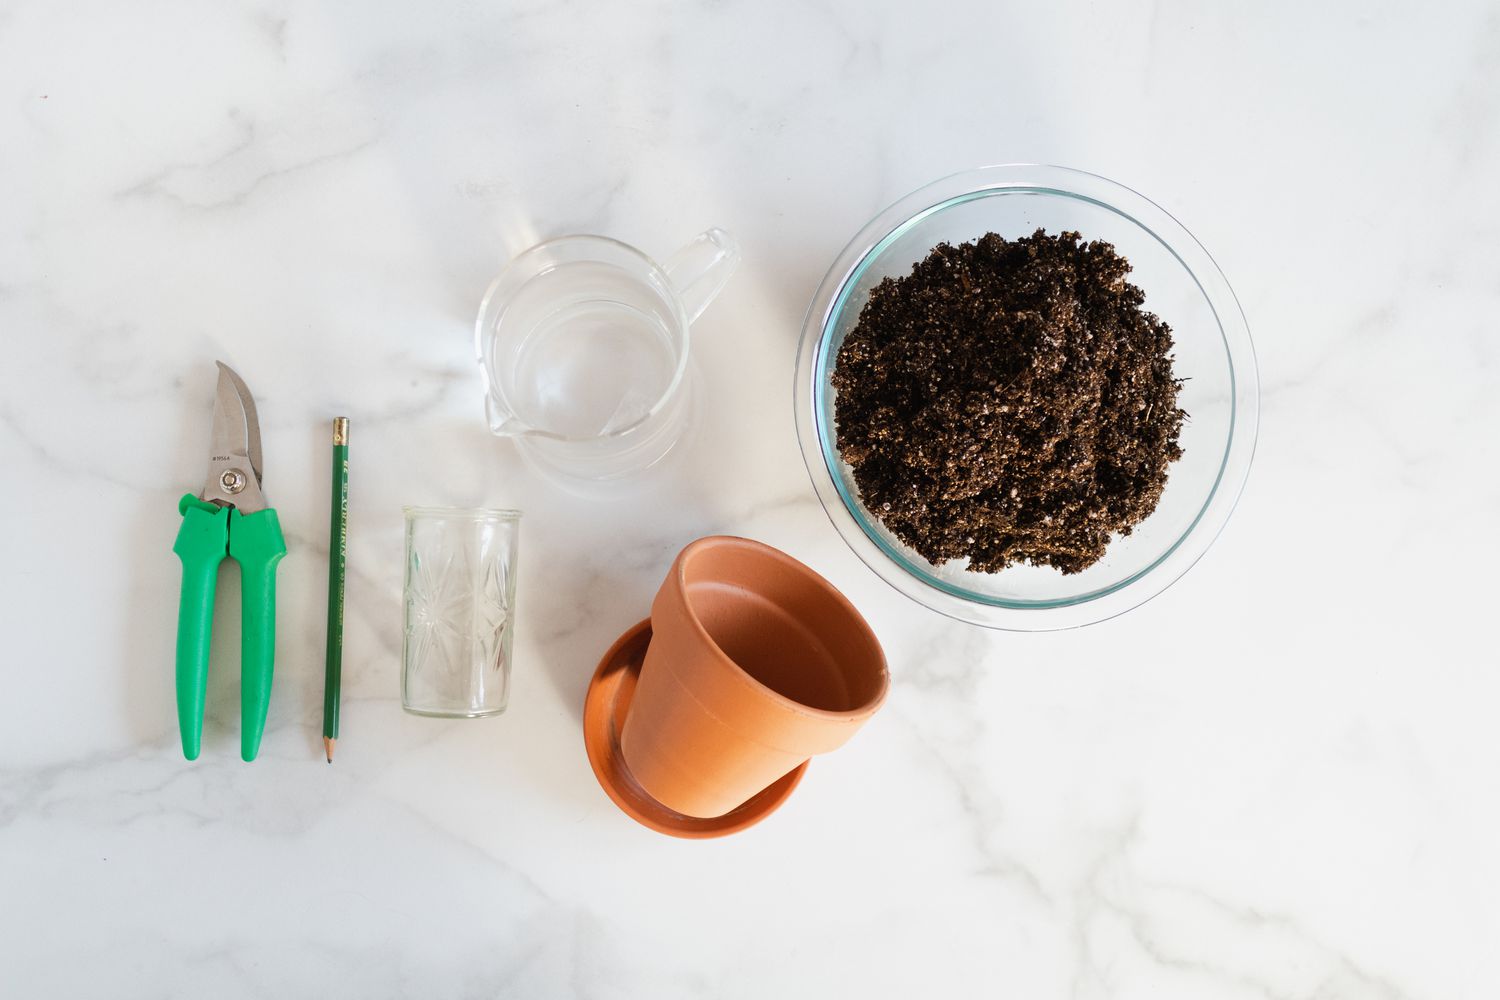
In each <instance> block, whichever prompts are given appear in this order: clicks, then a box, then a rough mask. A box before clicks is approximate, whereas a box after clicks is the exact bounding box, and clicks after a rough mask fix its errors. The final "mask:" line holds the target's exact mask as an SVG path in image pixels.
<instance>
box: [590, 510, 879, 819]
mask: <svg viewBox="0 0 1500 1000" xmlns="http://www.w3.org/2000/svg"><path fill="white" fill-rule="evenodd" d="M643 626H644V623H643ZM637 628H638V629H640V628H642V626H638V627H637ZM634 632H635V630H632V633H631V634H634ZM627 638H628V636H627ZM643 638H645V640H646V642H647V643H648V644H647V645H645V647H644V653H643V655H640V656H639V661H640V662H639V675H638V677H635V678H633V683H632V684H629V685H627V688H628V694H627V695H623V696H622V697H628V698H629V704H628V705H620V706H618V707H619V708H621V709H623V711H612V710H611V709H612V706H600V705H596V704H594V702H595V700H596V699H595V693H596V692H595V690H594V689H593V688H599V687H600V686H601V679H602V678H605V677H606V675H607V674H608V672H609V670H610V668H611V660H612V659H617V658H619V657H620V656H621V655H626V656H628V651H629V649H630V647H631V643H629V642H625V641H623V640H622V642H621V643H617V644H616V647H615V649H612V650H611V651H610V655H607V656H606V657H605V662H604V663H601V665H600V670H599V673H597V674H596V675H595V682H594V685H593V688H591V691H590V699H591V704H590V705H589V706H587V707H586V711H585V716H586V718H585V735H586V737H588V742H589V744H590V746H589V751H590V759H591V762H592V763H593V764H594V768H595V772H596V773H597V774H598V776H599V778H600V781H601V783H602V784H604V786H605V790H606V791H607V792H609V794H610V796H611V797H612V798H613V799H614V800H615V802H616V803H617V804H619V805H620V806H621V807H622V808H623V809H625V811H626V812H628V813H630V814H631V815H632V816H633V817H634V818H636V819H637V820H639V821H640V822H642V823H645V824H646V825H647V826H651V827H652V828H654V829H657V830H660V831H661V832H664V833H672V834H675V835H678V836H716V835H722V834H724V833H730V832H734V831H735V830H739V829H743V828H744V827H746V826H749V825H751V823H754V822H756V821H758V820H759V819H761V818H763V816H764V815H766V814H767V813H769V812H770V811H771V810H772V809H774V808H775V807H776V806H777V805H779V804H780V802H781V801H782V800H783V799H784V798H785V797H786V794H788V793H790V791H791V788H792V787H793V786H794V785H795V783H796V779H797V778H798V777H799V776H800V773H798V774H794V773H793V772H799V769H800V768H801V767H802V766H803V765H804V764H805V763H806V762H807V760H808V758H810V757H812V756H814V755H816V754H821V753H827V752H829V751H831V750H835V749H837V748H838V747H840V746H842V745H843V744H844V743H845V742H847V741H848V740H849V738H850V737H851V736H853V735H854V732H855V731H856V730H857V729H858V728H859V727H860V726H861V725H862V724H863V723H864V722H865V721H866V720H867V719H869V718H870V716H872V715H874V714H875V712H876V710H877V709H878V708H879V707H880V705H881V703H882V702H883V701H884V699H885V695H886V690H887V688H888V686H889V676H888V673H887V670H886V663H885V655H884V653H883V652H882V651H881V648H880V644H879V642H878V641H877V640H876V638H875V635H874V633H873V632H872V631H871V630H870V627H869V625H868V624H866V622H865V620H864V619H863V618H862V617H861V616H860V614H859V612H858V611H856V610H855V608H854V606H853V605H852V604H850V603H849V601H848V599H847V598H845V597H844V595H843V594H841V593H839V591H838V590H836V589H835V588H834V587H833V585H832V584H830V583H829V582H828V581H827V580H824V579H823V578H822V577H821V576H819V575H818V574H817V573H815V572H813V571H812V570H811V569H809V568H808V567H806V566H804V565H803V564H802V563H800V562H798V561H797V560H795V559H793V558H792V557H791V556H789V555H787V554H785V553H784V552H780V551H778V550H776V549H773V548H771V547H770V546H767V545H763V544H761V543H759V542H755V541H751V540H749V539H744V538H732V537H727V536H715V537H710V538H702V539H699V540H698V541H695V542H693V543H692V544H690V545H688V546H687V548H685V549H683V550H682V552H681V553H680V554H679V555H678V557H677V559H676V561H675V562H674V563H673V564H672V568H671V570H670V571H669V572H668V574H667V578H666V580H665V581H664V582H663V583H662V586H661V589H660V590H659V591H658V592H657V595H656V599H655V601H654V602H653V603H652V607H651V619H650V624H649V635H648V636H644V637H643ZM638 645H639V644H637V646H638ZM622 650H623V651H624V653H622V652H621V651H622ZM590 715H592V716H593V718H592V719H590V718H589V716H590ZM606 716H608V718H606ZM620 717H622V718H621V721H620V724H619V725H618V726H616V725H615V724H613V721H612V720H613V719H614V718H620ZM605 742H607V743H608V744H610V745H609V746H601V745H600V744H602V743H605ZM612 753H614V754H617V755H618V757H619V760H618V761H611V760H609V759H608V758H609V757H610V756H611V754H612ZM611 765H614V766H613V767H611ZM614 771H618V772H623V773H612V772H614ZM624 784H628V785H631V786H635V788H634V789H623V788H622V787H621V786H622V785H624ZM773 786H784V787H781V788H780V791H779V792H778V791H777V790H776V789H773ZM636 790H638V791H639V792H644V795H645V798H642V797H641V796H639V795H634V796H632V794H631V792H632V791H636ZM756 804H759V807H758V808H750V807H752V806H755V805H756ZM674 816H675V817H676V819H675V820H674V819H673V817H674ZM715 818H717V819H719V820H721V821H722V822H716V823H704V822H701V821H705V820H713V819H715Z"/></svg>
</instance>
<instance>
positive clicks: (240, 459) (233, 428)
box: [203, 361, 266, 514]
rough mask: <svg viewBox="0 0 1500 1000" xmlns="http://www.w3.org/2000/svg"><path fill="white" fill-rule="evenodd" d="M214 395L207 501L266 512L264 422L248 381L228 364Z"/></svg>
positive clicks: (205, 489) (244, 510)
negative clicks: (262, 447) (262, 424)
mask: <svg viewBox="0 0 1500 1000" xmlns="http://www.w3.org/2000/svg"><path fill="white" fill-rule="evenodd" d="M216 364H218V366H219V387H218V390H217V391H216V392H215V394H214V426H213V443H212V445H211V451H210V453H209V461H208V482H207V483H206V484H205V485H204V487H203V499H205V500H208V501H211V502H213V503H217V504H222V505H224V506H228V507H234V508H236V509H238V510H239V511H240V513H242V514H250V513H253V512H255V511H257V510H264V509H265V507H266V498H265V497H264V496H263V495H262V494H261V490H260V482H261V452H260V420H259V418H258V417H257V416H256V413H255V397H253V396H251V395H250V390H249V388H247V387H246V385H245V380H244V379H242V378H240V377H239V375H237V374H236V373H235V372H234V369H232V368H230V367H229V366H228V365H226V364H225V363H224V362H222V361H219V362H216Z"/></svg>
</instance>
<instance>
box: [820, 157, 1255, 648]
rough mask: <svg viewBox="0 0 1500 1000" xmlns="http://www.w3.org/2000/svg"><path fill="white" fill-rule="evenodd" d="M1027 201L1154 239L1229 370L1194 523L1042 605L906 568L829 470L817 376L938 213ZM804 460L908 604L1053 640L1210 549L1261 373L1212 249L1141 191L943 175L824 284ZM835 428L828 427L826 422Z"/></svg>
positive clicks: (1244, 460) (1042, 171) (1242, 462)
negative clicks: (852, 320)
mask: <svg viewBox="0 0 1500 1000" xmlns="http://www.w3.org/2000/svg"><path fill="white" fill-rule="evenodd" d="M1016 192H1028V193H1036V194H1043V195H1049V196H1054V197H1067V198H1073V199H1075V200H1080V201H1085V202H1088V203H1090V204H1093V205H1096V206H1098V207H1100V208H1103V209H1105V210H1107V211H1110V212H1113V213H1115V214H1116V215H1119V216H1120V217H1121V218H1123V219H1124V220H1126V221H1127V222H1131V223H1133V224H1135V225H1136V226H1138V227H1139V228H1141V229H1142V230H1144V231H1145V232H1146V233H1147V234H1148V235H1150V236H1151V237H1153V238H1154V239H1156V240H1157V241H1158V242H1159V243H1160V244H1161V245H1162V246H1163V247H1164V248H1165V249H1166V250H1167V251H1168V253H1170V254H1172V256H1173V257H1174V258H1176V260H1177V261H1178V263H1179V264H1181V266H1182V267H1183V268H1184V269H1185V270H1186V271H1187V272H1188V275H1189V276H1190V277H1191V278H1192V279H1193V281H1194V282H1195V283H1196V284H1197V286H1198V288H1199V291H1200V292H1201V293H1202V294H1203V296H1204V299H1205V301H1206V302H1207V305H1208V307H1209V309H1210V310H1211V312H1212V314H1213V316H1214V317H1215V319H1216V320H1217V322H1218V325H1219V330H1220V335H1221V337H1222V339H1223V342H1224V347H1225V351H1226V355H1227V359H1228V363H1229V369H1230V386H1231V391H1230V427H1229V434H1228V436H1227V440H1226V444H1225V449H1224V455H1223V456H1222V459H1221V462H1220V466H1219V472H1218V476H1217V478H1216V479H1215V482H1214V485H1213V488H1212V489H1211V490H1210V491H1209V494H1208V496H1207V498H1206V499H1205V501H1204V503H1203V506H1202V507H1201V508H1200V509H1199V511H1198V514H1197V516H1196V517H1195V518H1194V519H1193V521H1192V522H1191V523H1190V524H1189V525H1188V527H1187V528H1186V529H1185V530H1184V531H1183V532H1182V533H1181V535H1179V536H1178V538H1177V539H1176V540H1174V541H1173V543H1172V544H1171V545H1170V546H1169V547H1168V548H1167V549H1166V550H1165V551H1163V552H1162V553H1161V554H1160V555H1158V556H1157V557H1156V558H1155V559H1154V560H1152V562H1151V563H1150V564H1149V565H1147V566H1146V567H1145V568H1143V569H1141V570H1138V571H1137V572H1135V573H1133V574H1131V575H1130V576H1128V577H1126V578H1125V579H1123V580H1121V581H1118V582H1116V583H1114V584H1111V585H1110V586H1108V587H1104V588H1100V589H1098V590H1095V591H1090V592H1088V593H1085V594H1081V595H1077V596H1073V597H1068V598H1061V599H1051V600H1044V601H1019V602H1018V601H1015V600H1011V599H1005V598H997V597H991V596H987V595H979V594H976V593H974V592H972V591H968V590H966V589H964V588H962V587H958V586H956V585H954V584H952V583H951V582H948V581H944V580H941V579H940V578H938V577H935V576H933V575H931V574H929V573H925V572H921V571H920V570H918V569H917V568H916V567H913V566H911V565H910V564H909V563H908V561H907V559H906V558H905V556H903V555H901V554H900V553H899V552H898V551H897V550H895V549H894V548H893V547H892V546H891V544H890V543H889V542H888V541H887V540H885V539H884V538H882V537H881V536H880V535H879V534H878V533H877V532H875V531H874V530H873V527H872V526H871V525H870V524H868V523H867V522H866V521H865V519H864V518H863V517H862V516H861V515H860V514H859V512H858V510H857V507H856V500H855V498H854V497H852V496H850V495H849V494H848V493H847V492H846V490H845V488H844V486H843V484H842V477H841V476H840V475H838V474H836V472H835V469H834V466H833V464H832V463H835V462H838V461H840V459H839V458H838V455H837V452H836V451H835V450H834V449H833V445H832V440H831V435H829V434H825V430H824V423H825V422H824V420H823V419H821V416H822V414H823V413H824V411H825V408H826V407H827V406H829V405H831V403H830V401H829V399H828V398H827V395H826V394H827V387H826V385H825V384H824V382H825V380H824V379H823V378H822V377H821V375H822V374H823V373H824V372H825V370H826V369H827V367H828V357H827V355H828V348H829V342H830V339H831V336H832V328H833V320H834V318H835V317H836V316H838V315H839V314H840V312H841V310H842V309H843V308H844V306H845V304H846V301H847V299H848V297H849V295H850V294H852V292H853V289H854V286H855V285H856V284H857V283H858V278H859V277H860V276H861V275H862V273H863V272H864V269H865V267H866V266H867V265H868V264H869V263H870V262H873V261H874V260H875V259H876V258H877V257H878V256H879V255H880V254H881V253H882V252H883V251H884V250H885V249H886V248H887V247H888V246H889V245H890V244H891V243H892V242H894V241H895V240H896V239H897V238H898V237H899V236H901V235H902V234H903V233H905V232H906V231H907V230H908V229H910V228H911V227H912V226H914V225H916V224H917V223H918V222H920V221H922V220H923V219H926V218H928V217H929V216H931V215H932V214H934V213H935V212H938V211H942V210H945V209H947V208H950V207H952V206H954V205H957V204H963V203H967V202H969V201H973V200H975V199H978V198H983V197H990V196H993V195H996V194H1006V193H1016ZM793 397H794V407H795V416H796V423H797V437H798V441H799V444H800V445H801V450H802V457H803V462H804V463H805V464H806V466H807V471H808V475H809V476H810V478H811V479H812V482H813V487H814V489H815V491H816V492H817V495H818V500H819V502H821V503H822V505H823V510H824V512H825V513H826V514H827V515H828V517H829V520H830V521H832V522H833V525H834V528H835V529H836V530H837V531H838V533H839V535H840V536H841V537H842V538H843V539H844V541H845V543H846V544H848V545H849V547H850V548H851V549H853V550H854V553H855V555H856V556H858V557H859V559H860V560H861V561H862V562H863V563H865V565H866V566H868V567H870V569H872V570H873V571H874V572H875V573H876V575H878V576H879V577H881V578H882V579H883V580H885V581H886V583H888V584H890V585H891V586H892V587H894V588H895V589H896V590H898V591H900V592H901V593H903V594H905V595H906V596H907V597H909V598H911V599H913V600H915V601H917V602H918V603H920V604H923V605H925V606H926V607H928V608H931V609H932V610H935V611H938V612H940V613H942V614H945V615H948V616H949V617H952V618H956V619H959V620H961V621H966V622H971V623H973V624H978V625H984V626H988V627H991V628H1001V629H1008V630H1014V631H1050V630H1055V629H1064V628H1076V627H1079V626H1082V625H1088V624H1092V623H1095V622H1100V621H1104V620H1106V619H1109V618H1113V617H1115V616H1116V615H1120V614H1123V613H1124V612H1126V611H1129V610H1131V609H1132V608H1136V607H1139V606H1140V605H1141V604H1144V603H1145V602H1146V601H1149V600H1150V599H1151V598H1153V597H1155V596H1156V595H1158V594H1160V593H1161V592H1162V591H1164V590H1166V589H1167V588H1168V587H1170V586H1171V585H1172V584H1173V583H1175V582H1176V581H1177V580H1178V579H1180V578H1181V577H1182V576H1183V574H1185V573H1186V572H1187V571H1188V570H1189V569H1190V568H1192V566H1193V565H1194V564H1195V563H1196V562H1197V561H1198V560H1199V559H1200V558H1202V556H1203V554H1204V553H1205V552H1207V550H1208V549H1209V547H1210V546H1211V545H1212V544H1213V542H1214V540H1215V539H1216V538H1217V537H1218V535H1219V533H1220V532H1221V531H1222V530H1223V527H1224V525H1225V524H1226V523H1227V522H1228V520H1229V517H1230V515H1231V514H1232V513H1233V511H1234V508H1235V506H1236V504H1237V503H1238V500H1239V497H1240V495H1241V493H1242V492H1243V490H1244V485H1245V481H1246V478H1247V477H1248V475H1249V470H1250V465H1251V461H1252V459H1253V456H1254V453H1255V444H1256V439H1257V434H1258V428H1259V373H1258V369H1257V364H1256V358H1255V347H1254V344H1253V342H1252V341H1251V338H1250V329H1249V325H1248V324H1247V323H1246V321H1245V315H1244V311H1243V310H1242V309H1241V307H1240V304H1239V300H1238V299H1237V298H1236V297H1235V294H1234V290H1233V289H1232V288H1231V287H1230V285H1229V282H1228V279H1226V278H1225V277H1224V274H1223V272H1222V271H1221V270H1220V269H1219V266H1218V264H1217V263H1215V261H1214V259H1213V257H1212V256H1211V255H1210V254H1209V252H1208V250H1207V249H1205V248H1204V246H1203V245H1202V244H1201V243H1199V242H1198V240H1197V239H1196V238H1195V237H1194V236H1193V235H1192V233H1190V232H1189V231H1188V230H1187V228H1186V227H1185V226H1183V225H1182V223H1180V222H1178V221H1177V219H1176V218H1174V217H1173V216H1172V215H1171V214H1170V213H1169V212H1167V211H1166V210H1165V209H1163V208H1162V207H1161V206H1160V205H1158V204H1156V203H1155V202H1153V201H1151V200H1150V199H1148V198H1146V197H1145V196H1144V195H1142V194H1140V193H1139V192H1137V191H1134V190H1132V189H1131V188H1128V187H1126V186H1124V185H1122V184H1119V183H1117V182H1115V181H1112V180H1109V179H1108V178H1105V177H1102V176H1100V175H1098V174H1093V173H1089V172H1087V171H1083V170H1076V169H1073V168H1069V167H1060V166H1054V165H1048V164H1031V163H1008V164H996V165H991V166H985V167H979V168H976V169H973V170H966V171H962V172H959V173H956V174H951V175H949V176H947V177H943V178H941V179H939V180H936V181H933V182H932V183H929V184H926V185H924V186H922V187H920V188H918V189H917V190H916V191H913V192H912V193H911V194H908V195H906V196H905V197H903V198H901V199H899V200H897V201H896V202H894V203H893V204H891V205H890V206H888V207H887V208H886V209H885V210H883V211H882V212H880V213H879V214H878V215H876V216H875V218H873V219H872V220H871V221H870V222H868V223H867V224H866V225H865V226H864V227H863V228H861V229H860V231H859V232H858V233H857V234H855V236H854V238H853V239H851V240H850V241H849V242H848V243H847V244H846V245H845V246H844V248H843V250H842V251H841V252H840V253H839V255H838V256H837V257H836V258H835V260H834V262H833V264H832V266H831V267H830V268H829V269H828V272H827V273H826V274H825V275H824V277H823V280H822V282H821V283H820V284H819V286H818V289H817V291H816V292H815V293H814V295H813V298H812V301H811V303H810V304H809V306H808V309H807V313H806V315H805V317H804V320H803V324H802V336H801V341H800V343H799V345H798V356H797V366H796V377H795V384H794V386H793ZM830 423H831V418H830Z"/></svg>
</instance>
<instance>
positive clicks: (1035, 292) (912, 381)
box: [832, 229, 1186, 573]
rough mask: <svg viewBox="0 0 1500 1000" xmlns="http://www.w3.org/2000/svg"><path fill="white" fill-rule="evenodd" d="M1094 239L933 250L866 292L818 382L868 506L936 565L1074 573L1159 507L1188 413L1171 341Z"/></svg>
mask: <svg viewBox="0 0 1500 1000" xmlns="http://www.w3.org/2000/svg"><path fill="white" fill-rule="evenodd" d="M1129 272H1130V264H1129V262H1128V261H1126V260H1125V259H1124V258H1123V257H1121V256H1120V255H1119V254H1118V253H1116V252H1115V249H1114V247H1113V246H1111V245H1110V244H1108V243H1104V242H1100V241H1097V240H1096V241H1093V242H1085V241H1084V240H1083V239H1082V238H1081V237H1080V235H1079V234H1078V233H1075V232H1064V233H1061V234H1058V235H1056V236H1053V235H1048V234H1047V233H1046V232H1044V231H1043V230H1040V229H1038V230H1037V231H1036V232H1035V233H1034V234H1033V235H1031V236H1029V237H1024V238H1021V239H1016V240H1007V239H1005V238H1003V237H1001V236H998V235H996V234H994V233H990V234H988V235H986V236H984V237H982V238H980V239H979V240H977V241H975V242H973V243H964V244H960V245H957V246H954V245H951V244H947V243H944V244H940V245H938V246H937V247H935V248H934V249H933V250H932V252H931V253H930V254H929V255H928V256H927V257H926V258H925V259H924V260H922V261H920V262H918V263H917V264H916V265H915V266H914V267H913V268H912V272H911V274H910V275H908V276H905V277H900V278H886V279H885V280H883V281H882V282H881V283H880V284H879V285H877V286H876V287H875V288H874V289H873V290H872V291H871V293H870V298H869V301H868V302H867V303H866V304H865V306H864V309H863V311H862V312H861V313H860V317H859V322H858V324H857V325H856V326H855V328H854V329H853V330H851V331H850V333H849V335H848V336H847V337H846V338H845V339H844V342H843V344H842V345H841V346H840V348H839V352H838V357H837V362H836V365H835V367H834V370H833V373H832V383H833V387H834V389H835V390H836V393H837V395H836V398H835V420H836V423H837V429H838V447H839V452H840V454H841V456H842V457H843V459H844V461H846V462H847V463H849V465H850V467H851V468H852V469H853V472H854V479H855V483H856V484H857V485H858V487H859V492H860V499H861V501H862V502H863V504H864V505H865V507H866V509H868V510H869V511H870V513H871V514H873V515H874V516H875V517H877V518H879V519H880V521H881V522H882V523H884V525H885V526H886V527H887V528H888V529H889V530H890V531H891V532H892V533H893V534H895V535H896V537H897V538H899V539H901V540H902V541H903V542H905V543H906V544H908V545H910V546H911V547H912V548H914V549H915V550H916V551H917V552H918V553H919V554H920V555H921V556H922V557H923V558H925V559H927V560H928V561H929V562H932V563H934V564H939V563H943V562H946V561H948V560H955V559H965V558H966V559H968V560H969V568H970V569H972V570H977V571H980V572H997V571H999V570H1002V569H1004V568H1005V567H1007V566H1010V565H1013V564H1015V563H1019V562H1029V563H1032V564H1034V565H1039V566H1052V567H1055V568H1056V569H1059V570H1061V571H1062V572H1063V573H1077V572H1080V571H1082V570H1084V569H1087V568H1088V567H1089V566H1091V565H1093V564H1094V563H1096V562H1098V561H1099V560H1100V559H1101V558H1103V556H1104V553H1105V550H1106V548H1107V547H1108V545H1109V543H1110V540H1111V539H1112V538H1113V537H1115V536H1116V535H1128V534H1130V532H1131V530H1132V529H1133V528H1134V527H1135V526H1136V525H1138V524H1139V523H1140V522H1141V521H1143V520H1145V519H1146V518H1147V517H1148V516H1149V515H1150V514H1151V512H1152V511H1153V510H1155V508H1156V505H1157V501H1158V500H1159V499H1160V497H1161V494H1162V490H1163V489H1164V487H1165V485H1166V481H1167V473H1168V470H1169V467H1170V465H1171V463H1172V462H1174V461H1176V460H1177V459H1178V458H1180V457H1181V456H1182V449H1181V448H1180V447H1179V445H1178V434H1179V432H1180V430H1181V428H1182V422H1183V420H1184V418H1185V417H1186V414H1185V413H1184V412H1183V411H1182V409H1180V408H1179V407H1178V405H1177V397H1178V392H1179V390H1180V388H1181V383H1180V382H1179V381H1178V380H1177V378H1176V377H1175V376H1174V374H1173V370H1172V331H1171V329H1170V328H1169V327H1168V326H1167V324H1166V323H1164V322H1162V321H1161V319H1160V318H1158V317H1157V316H1156V315H1154V314H1153V313H1150V312H1148V311H1146V310H1145V309H1144V307H1143V306H1144V302H1145V294H1144V293H1143V292H1142V291H1141V289H1140V288H1138V287H1136V286H1135V285H1133V284H1131V283H1130V282H1129V281H1127V280H1126V276H1127V275H1128V274H1129Z"/></svg>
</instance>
